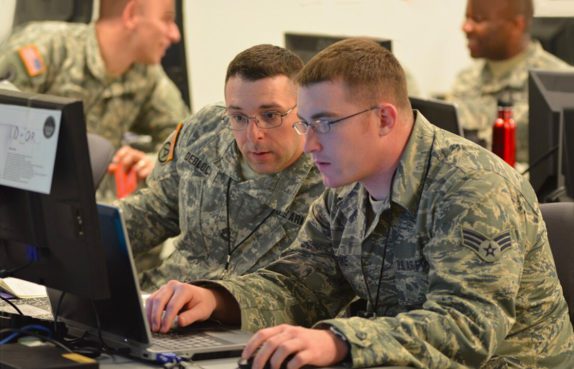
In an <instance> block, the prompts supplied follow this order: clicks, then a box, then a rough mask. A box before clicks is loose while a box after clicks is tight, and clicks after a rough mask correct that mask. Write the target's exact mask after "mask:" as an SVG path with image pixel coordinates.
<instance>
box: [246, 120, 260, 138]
mask: <svg viewBox="0 0 574 369" xmlns="http://www.w3.org/2000/svg"><path fill="white" fill-rule="evenodd" d="M258 122H259V121H258V120H257V118H256V117H250V118H249V123H247V128H246V130H247V135H248V136H249V137H250V138H251V139H252V140H260V139H262V138H263V136H264V133H263V128H261V127H259V126H258V125H257V124H258Z"/></svg>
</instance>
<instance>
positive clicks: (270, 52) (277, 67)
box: [225, 44, 303, 82]
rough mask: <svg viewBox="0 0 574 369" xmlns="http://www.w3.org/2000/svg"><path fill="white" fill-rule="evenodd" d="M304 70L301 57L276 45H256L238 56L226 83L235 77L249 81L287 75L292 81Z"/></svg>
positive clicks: (228, 73)
mask: <svg viewBox="0 0 574 369" xmlns="http://www.w3.org/2000/svg"><path fill="white" fill-rule="evenodd" d="M301 68H303V61H302V60H301V58H300V57H298V56H297V55H295V54H294V53H292V52H291V51H289V50H286V49H284V48H282V47H279V46H274V45H268V44H263V45H256V46H253V47H250V48H249V49H247V50H244V51H242V52H240V53H239V54H237V56H236V57H235V58H233V60H232V61H231V63H229V66H228V67H227V74H226V75H225V82H227V81H228V80H229V78H231V77H233V76H236V75H238V76H241V78H243V79H246V80H249V81H257V80H259V79H263V78H267V77H274V76H277V75H285V76H287V77H289V78H291V79H294V78H295V75H296V74H297V73H299V71H300V70H301Z"/></svg>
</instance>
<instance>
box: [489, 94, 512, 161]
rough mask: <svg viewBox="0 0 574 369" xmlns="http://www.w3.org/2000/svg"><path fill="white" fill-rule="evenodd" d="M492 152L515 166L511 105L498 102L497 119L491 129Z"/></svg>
mask: <svg viewBox="0 0 574 369" xmlns="http://www.w3.org/2000/svg"><path fill="white" fill-rule="evenodd" d="M492 152H494V153H495V154H496V155H498V156H500V157H501V158H502V160H504V161H505V162H507V163H508V164H509V165H510V166H512V167H514V164H516V123H515V122H514V119H513V118H512V104H511V103H508V102H505V101H499V102H498V117H497V118H496V120H495V121H494V125H493V127H492Z"/></svg>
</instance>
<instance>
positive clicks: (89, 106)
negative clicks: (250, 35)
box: [0, 0, 188, 179]
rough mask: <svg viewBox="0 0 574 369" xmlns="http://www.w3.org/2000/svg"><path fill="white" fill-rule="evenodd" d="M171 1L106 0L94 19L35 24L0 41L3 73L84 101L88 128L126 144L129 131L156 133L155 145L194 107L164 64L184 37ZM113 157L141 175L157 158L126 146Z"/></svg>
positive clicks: (27, 87)
mask: <svg viewBox="0 0 574 369" xmlns="http://www.w3.org/2000/svg"><path fill="white" fill-rule="evenodd" d="M174 17H175V7H174V1H173V0H154V1H147V0H102V1H101V9H100V17H99V19H98V20H97V21H96V22H95V23H92V24H89V25H85V24H78V23H65V22H34V23H30V24H28V25H25V26H24V27H23V28H21V29H18V30H16V31H15V32H14V33H13V34H12V35H11V36H10V37H9V38H8V39H7V40H5V41H4V43H3V44H2V45H0V75H7V77H8V79H9V80H10V81H11V82H12V83H13V84H15V85H16V86H17V87H18V88H19V89H20V90H22V91H24V92H38V93H45V94H51V95H59V96H65V97H72V98H79V99H81V100H82V101H83V102H84V111H85V114H86V124H87V128H88V131H89V132H93V133H97V134H99V135H100V136H103V137H104V138H106V139H108V140H109V141H110V142H112V144H113V145H114V146H115V147H116V148H120V146H121V142H122V136H123V135H124V133H126V132H127V131H133V132H135V133H138V134H146V135H151V137H152V139H153V143H154V146H156V145H159V144H160V143H161V142H163V140H165V138H166V137H167V136H168V135H169V133H170V132H172V131H173V129H174V128H175V126H176V125H177V123H178V122H179V121H181V120H182V119H183V118H184V117H185V116H186V115H187V114H188V109H187V107H186V104H185V103H184V101H183V100H182V98H181V95H180V93H179V90H178V89H177V87H176V86H175V85H174V84H173V82H172V81H171V80H170V79H169V78H168V77H167V75H166V74H165V72H164V71H163V69H162V67H161V65H159V63H160V61H161V58H162V57H163V55H164V53H165V51H166V49H167V48H168V47H169V46H170V45H171V44H172V43H175V42H178V41H179V40H180V33H179V30H178V28H177V25H176V24H175V22H174ZM114 161H115V162H119V161H123V162H124V164H125V166H126V169H129V168H130V167H131V166H132V165H135V169H136V171H137V173H138V175H139V177H140V178H141V179H143V178H145V177H146V176H147V175H148V174H149V172H150V171H151V169H152V168H153V163H154V162H153V160H151V159H149V158H147V157H146V155H145V154H144V153H143V152H141V151H138V150H135V149H132V148H129V147H127V146H126V147H124V148H122V149H121V150H120V151H118V153H117V154H116V157H115V158H114Z"/></svg>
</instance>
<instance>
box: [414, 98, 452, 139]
mask: <svg viewBox="0 0 574 369" xmlns="http://www.w3.org/2000/svg"><path fill="white" fill-rule="evenodd" d="M409 99H410V100H411V106H412V108H413V109H416V110H418V111H420V112H421V113H422V114H423V115H424V116H425V118H427V119H428V120H429V121H430V122H431V123H432V124H434V125H436V126H437V127H439V128H442V129H444V130H447V131H449V132H452V133H454V134H456V135H459V136H462V135H463V134H462V128H461V126H460V123H459V121H458V113H457V111H456V107H455V106H454V105H453V104H451V103H448V102H446V101H441V100H434V99H421V98H418V97H412V96H411V97H409Z"/></svg>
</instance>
